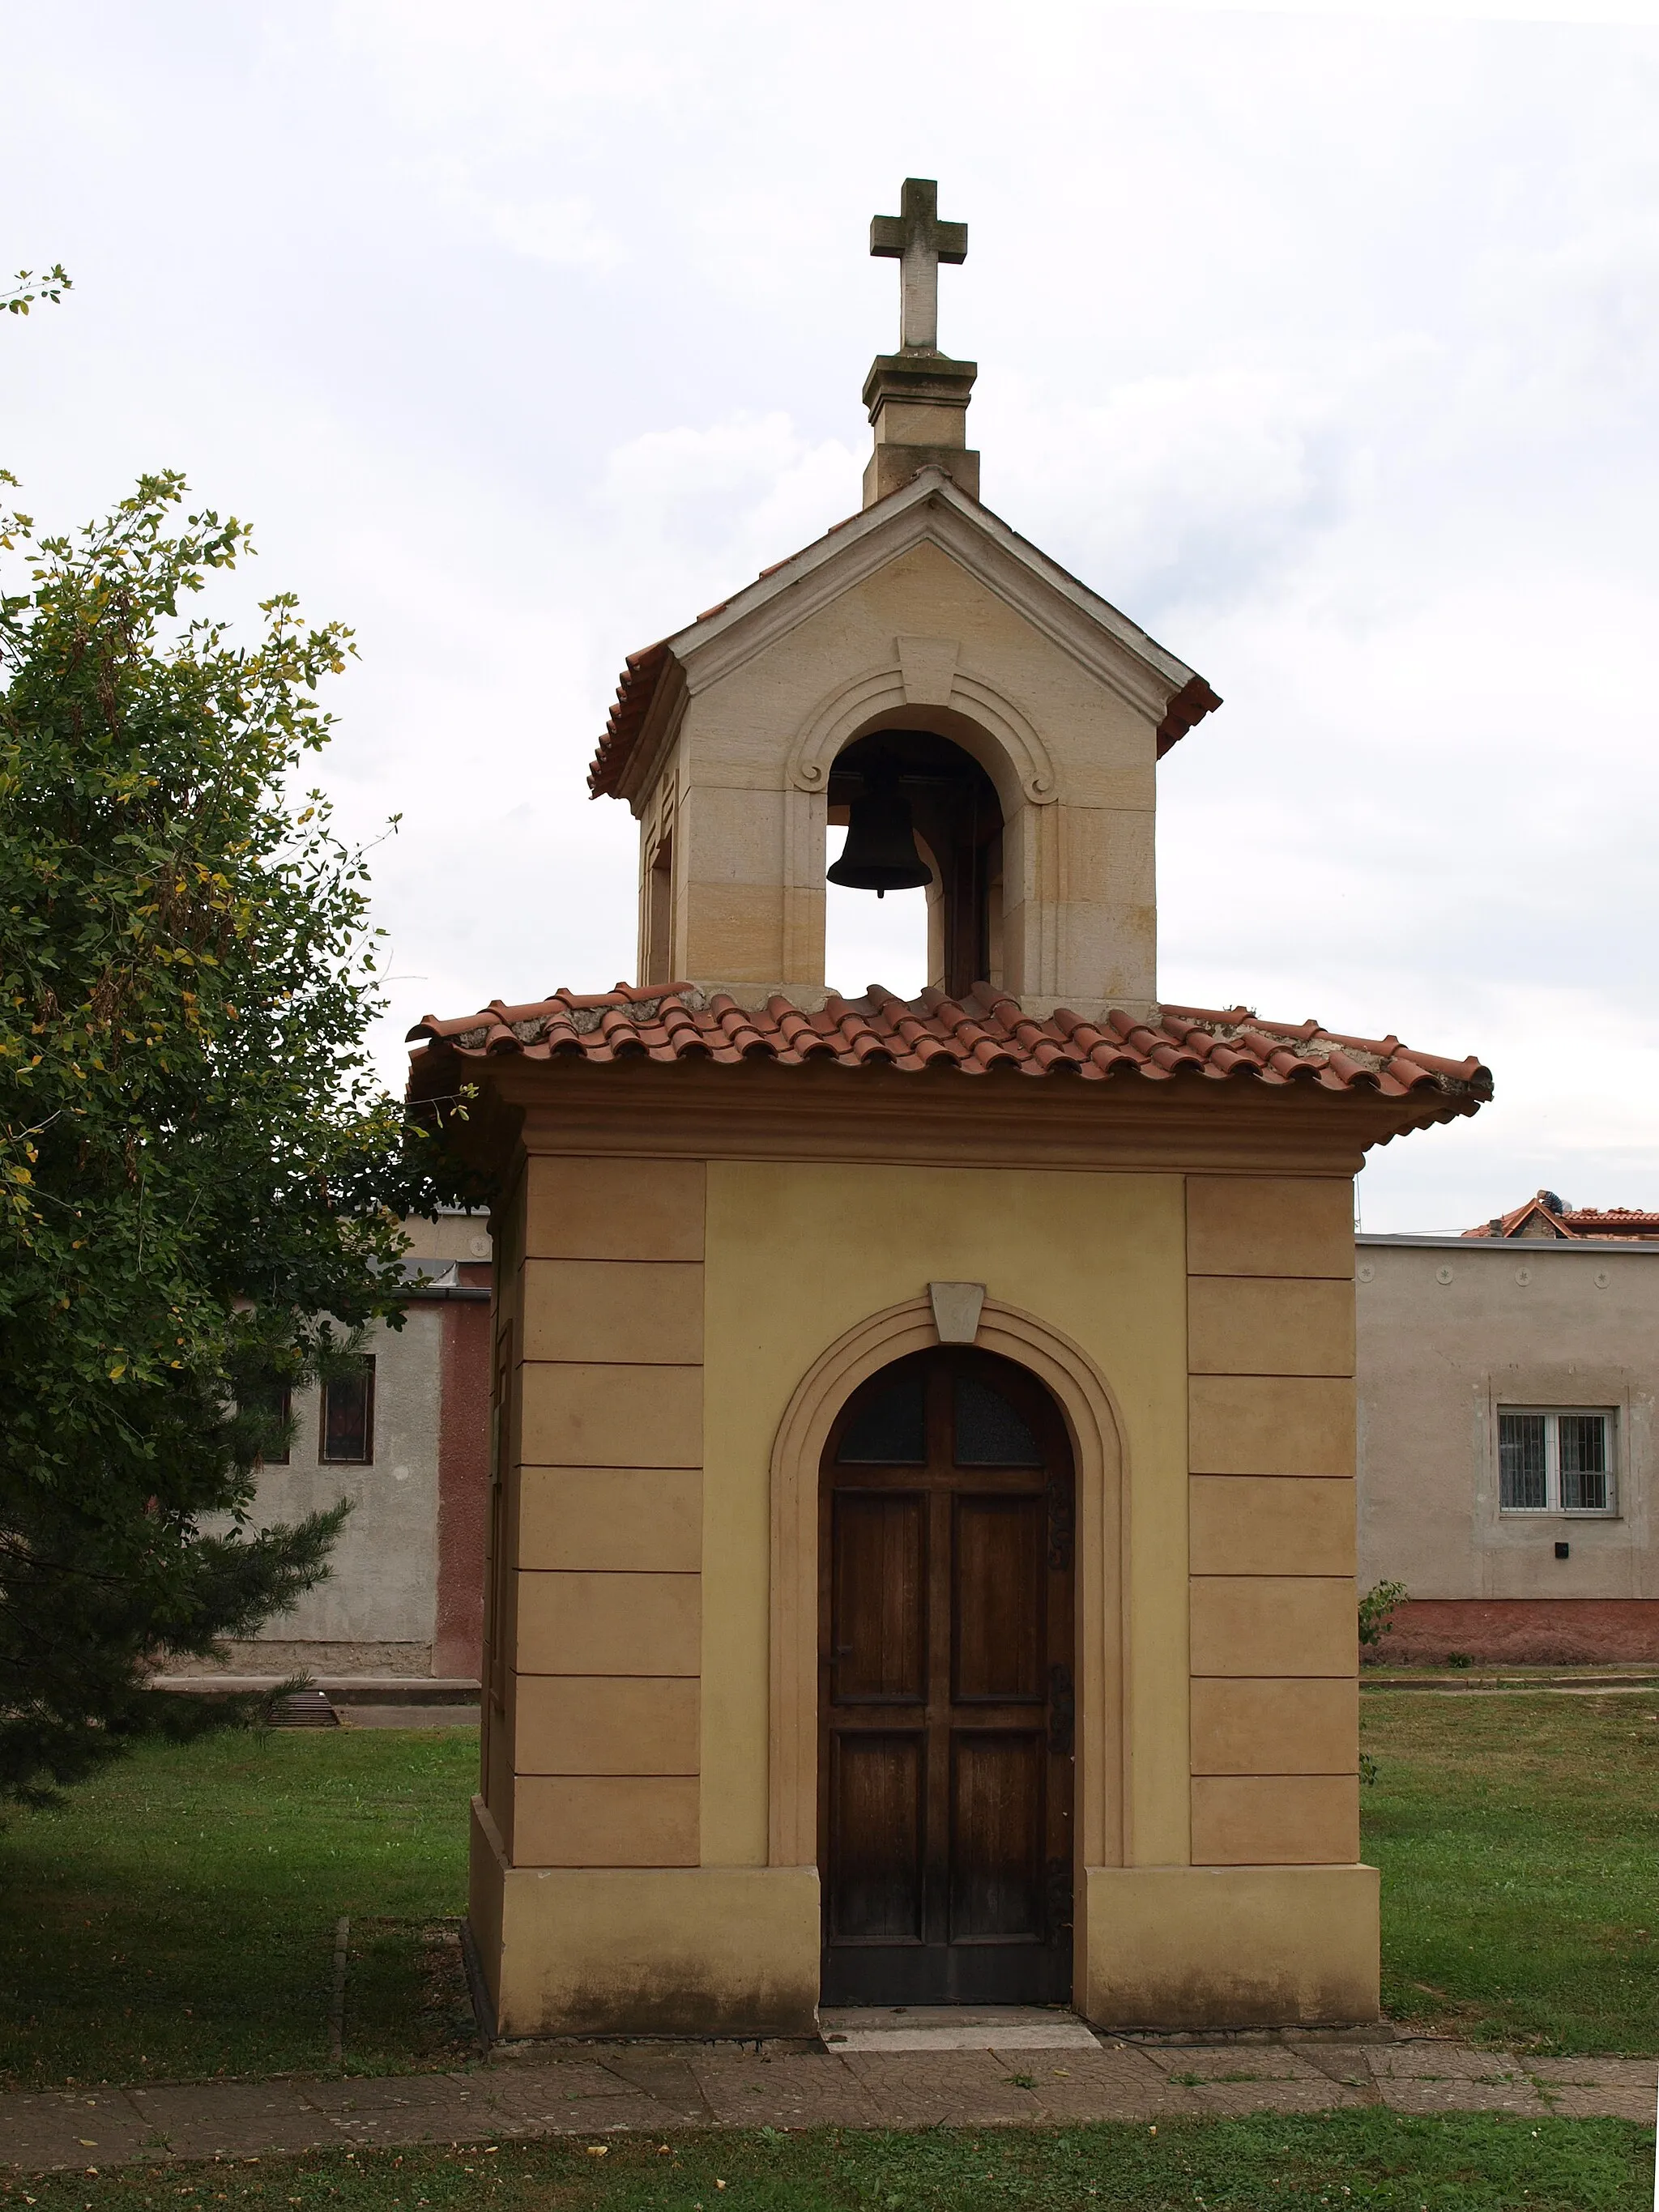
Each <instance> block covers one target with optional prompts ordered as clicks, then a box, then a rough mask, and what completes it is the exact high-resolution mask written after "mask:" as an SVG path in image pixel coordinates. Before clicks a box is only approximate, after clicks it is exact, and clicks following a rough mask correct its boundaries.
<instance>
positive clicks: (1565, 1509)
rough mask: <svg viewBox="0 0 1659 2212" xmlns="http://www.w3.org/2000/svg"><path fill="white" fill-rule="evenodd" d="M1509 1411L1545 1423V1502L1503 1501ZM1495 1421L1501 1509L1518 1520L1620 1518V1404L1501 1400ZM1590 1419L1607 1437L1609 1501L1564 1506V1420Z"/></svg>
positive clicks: (1493, 1438)
mask: <svg viewBox="0 0 1659 2212" xmlns="http://www.w3.org/2000/svg"><path fill="white" fill-rule="evenodd" d="M1506 1414H1531V1415H1534V1416H1535V1417H1537V1418H1539V1419H1541V1420H1542V1421H1543V1424H1544V1503H1543V1504H1541V1505H1507V1504H1504V1416H1505V1415H1506ZM1496 1416H1497V1418H1496V1419H1495V1421H1494V1423H1493V1432H1492V1442H1493V1456H1494V1457H1495V1459H1496V1460H1497V1462H1498V1513H1499V1515H1500V1516H1502V1517H1503V1518H1505V1519H1513V1520H1516V1521H1544V1520H1551V1521H1617V1520H1618V1519H1619V1518H1620V1480H1619V1478H1620V1467H1619V1408H1618V1407H1617V1406H1539V1405H1520V1404H1516V1405H1510V1404H1509V1403H1507V1402H1504V1401H1500V1402H1499V1403H1498V1407H1497V1408H1496ZM1586 1418H1591V1419H1596V1420H1599V1421H1600V1422H1601V1424H1602V1428H1603V1433H1604V1435H1605V1437H1606V1439H1607V1504H1605V1505H1564V1504H1562V1503H1561V1423H1562V1422H1563V1420H1572V1419H1586Z"/></svg>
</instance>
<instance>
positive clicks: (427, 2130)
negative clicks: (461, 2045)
mask: <svg viewBox="0 0 1659 2212" xmlns="http://www.w3.org/2000/svg"><path fill="white" fill-rule="evenodd" d="M296 2086H297V2087H299V2088H300V2089H301V2092H302V2093H303V2094H304V2095H305V2097H306V2099H307V2102H308V2103H310V2104H313V2105H315V2106H317V2108H318V2109H319V2111H320V2112H325V2113H326V2114H327V2115H328V2117H329V2118H331V2120H332V2121H333V2123H334V2125H335V2127H336V2128H337V2130H339V2132H340V2134H341V2135H342V2136H343V2137H344V2138H345V2139H346V2141H348V2142H355V2143H370V2142H477V2141H478V2140H479V2139H480V2137H481V2136H487V2135H489V2134H491V2133H493V2132H495V2130H500V2131H501V2133H503V2134H506V2135H520V2134H527V2133H529V2130H528V2128H527V2127H526V2125H525V2124H524V2123H523V2122H521V2121H520V2120H518V2119H509V2118H507V2117H506V2116H504V2115H503V2114H501V2112H497V2110H496V2109H495V2103H494V2101H493V2100H492V2098H491V2096H490V2093H489V2090H490V2083H489V2077H488V2076H485V2075H470V2074H399V2075H392V2077H391V2078H390V2079H389V2080H378V2081H374V2080H371V2081H317V2082H312V2081H304V2082H301V2083H298V2084H297V2085H296Z"/></svg>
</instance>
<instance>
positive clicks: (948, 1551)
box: [818, 1346, 1073, 2004]
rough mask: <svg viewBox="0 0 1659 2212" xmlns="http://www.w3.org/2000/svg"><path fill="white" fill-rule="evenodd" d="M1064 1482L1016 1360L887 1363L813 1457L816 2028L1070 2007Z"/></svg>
mask: <svg viewBox="0 0 1659 2212" xmlns="http://www.w3.org/2000/svg"><path fill="white" fill-rule="evenodd" d="M818 1563H819V1564H818V1573H819V1599H818V1865H819V1868H820V1869H821V1873H822V1877H823V2002H825V2003H826V2004H987V2003H1000V2004H1016V2003H1019V2004H1040V2003H1065V2002H1068V2001H1069V1999H1070V1997H1071V1994H1072V1934H1071V1930H1072V1857H1073V1852H1072V1774H1073V1676H1072V1669H1073V1626H1072V1623H1073V1474H1072V1460H1071V1452H1070V1449H1069V1447H1068V1444H1067V1442H1066V1431H1065V1425H1064V1424H1063V1422H1062V1421H1061V1419H1060V1413H1059V1410H1058V1408H1057V1407H1055V1406H1054V1401H1052V1399H1050V1397H1049V1396H1048V1393H1047V1392H1046V1391H1045V1390H1044V1389H1042V1386H1041V1384H1039V1383H1037V1382H1036V1379H1035V1378H1034V1377H1033V1376H1030V1374H1028V1373H1027V1372H1026V1371H1025V1370H1024V1369H1023V1368H1021V1367H1018V1366H1016V1365H1015V1364H1014V1363H1013V1362H1012V1360H1006V1359H1000V1358H994V1357H992V1356H990V1355H988V1354H986V1353H982V1352H973V1351H970V1350H969V1349H967V1348H965V1347H963V1348H957V1347H951V1346H941V1347H939V1349H938V1350H936V1351H933V1352H915V1353H912V1354H911V1355H910V1357H909V1358H905V1359H900V1360H896V1361H895V1362H894V1364H892V1365H891V1366H890V1367H885V1368H884V1369H883V1370H881V1372H880V1373H879V1374H878V1375H874V1376H872V1377H871V1378H870V1380H869V1381H868V1382H867V1383H864V1384H863V1385H862V1386H861V1387H860V1389H858V1390H857V1391H855V1392H854V1395H853V1396H852V1397H851V1398H850V1399H849V1400H848V1402H847V1404H846V1406H845V1407H843V1408H842V1412H841V1414H840V1416H839V1417H838V1419H837V1420H836V1425H835V1426H834V1428H833V1429H832V1430H831V1431H830V1433H829V1443H828V1444H827V1445H826V1446H825V1449H824V1455H823V1468H822V1476H821V1483H820V1492H819V1541H818Z"/></svg>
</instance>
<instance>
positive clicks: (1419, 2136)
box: [0, 2111, 1653, 2212]
mask: <svg viewBox="0 0 1659 2212" xmlns="http://www.w3.org/2000/svg"><path fill="white" fill-rule="evenodd" d="M1644 2136H1645V2131H1644V2130H1642V2129H1640V2128H1637V2127H1632V2126H1630V2125H1629V2124H1626V2123H1625V2122H1622V2121H1618V2120H1541V2121H1539V2122H1538V2123H1536V2124H1529V2123H1528V2122H1527V2121H1525V2120H1516V2119H1510V2118H1500V2117H1498V2116H1495V2115H1480V2116H1477V2115H1468V2116H1460V2117H1451V2118H1439V2119H1428V2120H1410V2119H1401V2118H1397V2117H1396V2116H1395V2114H1394V2113H1392V2112H1381V2111H1370V2112H1337V2113H1332V2114H1330V2115H1328V2116H1327V2117H1323V2118H1267V2117H1265V2116H1264V2117H1259V2118H1254V2119H1244V2120H1217V2121H1200V2122H1190V2121H1188V2122H1170V2121H1167V2120H1166V2121H1164V2123H1163V2124H1161V2125H1160V2126H1159V2127H1158V2128H1144V2127H1135V2126H1128V2125H1119V2126H1107V2127H1085V2128H1066V2129H1062V2130H1048V2129H1041V2130H1039V2129H1019V2130H1007V2129H1005V2130H986V2131H984V2132H982V2133H980V2134H970V2133H969V2131H968V2130H965V2129H963V2130H958V2129H926V2130H919V2131H918V2132H916V2133H915V2134H905V2135H897V2134H874V2133H872V2134H845V2135H843V2134H839V2133H835V2132H831V2131H829V2130H813V2131H811V2132H806V2133H802V2134H799V2135H778V2134H775V2133H773V2132H771V2131H770V2130H760V2131H759V2132H757V2133H749V2134H733V2135H720V2136H675V2137H674V2138H673V2140H672V2142H670V2143H668V2144H667V2145H665V2146H661V2147H659V2145H658V2144H657V2143H654V2142H652V2141H651V2140H650V2139H649V2138H648V2137H647V2138H644V2139H642V2140H634V2139H630V2138H629V2137H626V2136H613V2137H611V2139H610V2140H609V2141H608V2142H604V2143H602V2144H595V2145H594V2146H593V2148H592V2149H590V2148H589V2146H588V2145H587V2144H586V2143H585V2142H580V2140H579V2141H576V2142H569V2143H561V2142H536V2143H526V2142H503V2143H501V2144H500V2145H499V2146H498V2147H493V2148H485V2147H483V2146H482V2145H481V2146H477V2147H471V2148H464V2149H441V2148H423V2149H420V2150H410V2151H405V2152H402V2153H392V2152H391V2151H374V2152H361V2153H359V2154H356V2155H355V2156H354V2155H352V2154H349V2153H344V2152H337V2151H330V2152H325V2153H320V2154H313V2155H312V2156H310V2157H307V2158H295V2159H280V2160H274V2159H262V2160H240V2161H237V2162H234V2163H226V2164H223V2165H217V2166H196V2167H194V2168H191V2167H187V2166H186V2167H173V2168H156V2167H149V2168H145V2167H143V2166H138V2167H128V2168H126V2169H125V2171H122V2172H111V2173H107V2174H100V2175H98V2176H97V2177H96V2178H93V2177H90V2176H88V2175H86V2174H53V2175H46V2174H42V2175H29V2176H27V2177H23V2178H21V2179H17V2180H15V2181H9V2182H7V2183H5V2184H3V2185H0V2204H5V2203H9V2204H15V2205H17V2206H18V2207H19V2212H22V2208H23V2207H24V2206H28V2207H35V2208H37V2212H214V2208H216V2207H217V2206H219V2205H224V2206H225V2207H226V2208H227V2212H230V2208H233V2207H234V2212H291V2208H295V2207H297V2208H299V2212H459V2209H460V2208H462V2207H471V2206H477V2204H478V2203H480V2202H481V2201H482V2202H483V2203H487V2204H488V2205H489V2208H490V2212H555V2208H556V2212H716V2208H717V2207H718V2208H719V2212H727V2208H731V2212H1005V2208H1006V2212H1193V2208H1194V2206H1197V2207H1199V2208H1200V2212H1291V2208H1296V2212H1305V2208H1308V2207H1310V2206H1317V2205H1325V2206H1332V2207H1336V2206H1342V2207H1349V2206H1360V2205H1365V2206H1370V2208H1372V2212H1646V2208H1647V2207H1648V2206H1649V2205H1650V2203H1652V2198H1653V2155H1652V2150H1651V2148H1650V2143H1649V2142H1647V2141H1646V2140H1645V2139H1644ZM596 2151H598V2152H599V2153H601V2154H600V2155H595V2152H596Z"/></svg>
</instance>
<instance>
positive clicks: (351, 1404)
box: [317, 1358, 374, 1467]
mask: <svg viewBox="0 0 1659 2212" xmlns="http://www.w3.org/2000/svg"><path fill="white" fill-rule="evenodd" d="M317 1456H318V1458H319V1460H320V1461H321V1462H323V1464H324V1466H325V1467H331V1466H332V1467H367V1466H368V1464H369V1462H371V1461H372V1460H373V1458H374V1360H373V1359H372V1358H365V1359H360V1360H359V1361H358V1362H357V1364H356V1368H355V1369H354V1370H352V1371H351V1372H350V1373H349V1374H344V1375H331V1376H329V1378H328V1380H327V1381H326V1382H325V1383H324V1385H323V1434H322V1442H321V1447H320V1449H319V1451H318V1454H317Z"/></svg>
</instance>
